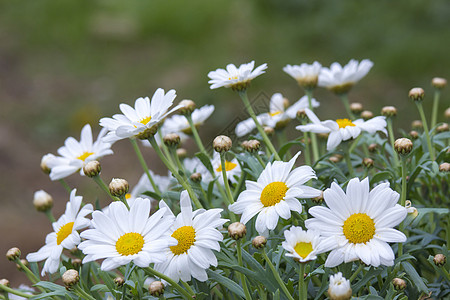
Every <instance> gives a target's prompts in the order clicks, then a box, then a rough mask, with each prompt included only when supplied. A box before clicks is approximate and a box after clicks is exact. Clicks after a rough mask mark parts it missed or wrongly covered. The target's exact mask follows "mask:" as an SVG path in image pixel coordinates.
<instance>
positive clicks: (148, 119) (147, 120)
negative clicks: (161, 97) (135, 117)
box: [139, 117, 152, 125]
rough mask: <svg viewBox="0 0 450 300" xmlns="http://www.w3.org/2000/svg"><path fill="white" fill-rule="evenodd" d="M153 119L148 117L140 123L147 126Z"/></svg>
mask: <svg viewBox="0 0 450 300" xmlns="http://www.w3.org/2000/svg"><path fill="white" fill-rule="evenodd" d="M151 119H152V117H146V118H143V119H142V120H140V121H139V123H142V124H144V125H146V124H147V123H148V122H150V120H151Z"/></svg>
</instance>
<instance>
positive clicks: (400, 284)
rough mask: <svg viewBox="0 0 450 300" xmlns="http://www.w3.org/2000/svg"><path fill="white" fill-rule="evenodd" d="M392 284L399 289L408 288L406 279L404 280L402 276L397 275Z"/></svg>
mask: <svg viewBox="0 0 450 300" xmlns="http://www.w3.org/2000/svg"><path fill="white" fill-rule="evenodd" d="M392 285H393V286H394V288H395V289H396V290H397V291H402V290H404V289H406V281H404V280H403V279H401V278H397V277H396V278H394V279H392Z"/></svg>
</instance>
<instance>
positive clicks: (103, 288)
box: [91, 283, 109, 293]
mask: <svg viewBox="0 0 450 300" xmlns="http://www.w3.org/2000/svg"><path fill="white" fill-rule="evenodd" d="M108 291H109V289H108V287H107V286H106V285H105V284H101V283H100V284H96V285H94V286H93V287H92V288H91V292H102V293H104V292H108Z"/></svg>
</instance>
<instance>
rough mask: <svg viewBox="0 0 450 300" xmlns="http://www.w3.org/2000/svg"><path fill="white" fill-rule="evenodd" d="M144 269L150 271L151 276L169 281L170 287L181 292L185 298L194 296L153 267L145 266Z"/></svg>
mask: <svg viewBox="0 0 450 300" xmlns="http://www.w3.org/2000/svg"><path fill="white" fill-rule="evenodd" d="M144 271H146V272H147V273H150V274H151V275H153V276H156V277H159V278H161V279H164V280H165V281H167V282H168V283H170V285H171V286H172V287H174V288H175V289H176V290H177V291H178V292H180V294H182V295H183V296H184V297H185V298H186V299H193V297H195V295H194V294H190V293H189V292H188V291H186V290H185V289H183V288H182V287H181V285H179V284H178V283H176V282H175V281H173V280H172V278H170V277H168V276H166V275H164V274H163V273H160V272H158V271H156V270H155V269H153V268H150V267H147V268H144Z"/></svg>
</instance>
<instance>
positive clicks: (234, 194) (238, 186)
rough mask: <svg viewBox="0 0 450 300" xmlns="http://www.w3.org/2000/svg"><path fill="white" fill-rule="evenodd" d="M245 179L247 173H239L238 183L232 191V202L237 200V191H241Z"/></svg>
mask: <svg viewBox="0 0 450 300" xmlns="http://www.w3.org/2000/svg"><path fill="white" fill-rule="evenodd" d="M241 169H242V168H241ZM246 177H247V173H241V176H240V177H239V181H238V183H237V184H236V187H235V188H234V191H233V199H234V200H235V199H237V197H238V195H239V191H240V190H241V188H242V185H243V184H244V181H245V178H246Z"/></svg>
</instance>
